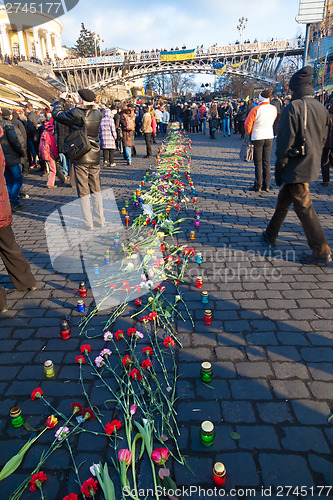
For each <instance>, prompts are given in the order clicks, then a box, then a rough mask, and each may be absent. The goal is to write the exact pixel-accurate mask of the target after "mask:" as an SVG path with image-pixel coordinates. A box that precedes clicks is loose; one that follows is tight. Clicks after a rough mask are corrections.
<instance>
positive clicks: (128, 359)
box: [123, 355, 132, 366]
mask: <svg viewBox="0 0 333 500" xmlns="http://www.w3.org/2000/svg"><path fill="white" fill-rule="evenodd" d="M131 363H132V360H131V358H130V357H129V356H128V355H127V356H125V357H124V358H123V365H124V366H128V365H130V364H131Z"/></svg>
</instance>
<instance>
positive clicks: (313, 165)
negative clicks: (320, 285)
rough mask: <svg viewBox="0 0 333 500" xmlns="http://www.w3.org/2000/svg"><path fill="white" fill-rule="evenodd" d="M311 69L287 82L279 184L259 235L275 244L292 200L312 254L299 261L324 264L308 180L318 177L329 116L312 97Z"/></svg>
mask: <svg viewBox="0 0 333 500" xmlns="http://www.w3.org/2000/svg"><path fill="white" fill-rule="evenodd" d="M313 72H314V71H313V68H311V67H310V66H305V67H304V68H302V69H301V70H299V71H297V73H295V74H294V75H293V76H292V77H291V79H290V82H289V89H290V93H291V95H292V100H291V102H290V103H289V104H288V106H286V107H285V108H284V109H283V111H282V113H281V117H280V122H279V128H278V136H277V143H276V163H275V180H276V183H277V185H278V186H281V185H282V184H283V187H282V188H281V190H280V193H279V196H278V199H277V204H276V208H275V213H274V215H273V217H272V219H271V221H270V223H269V224H268V226H267V228H266V230H265V231H264V232H263V234H262V238H263V240H264V242H266V243H268V244H270V245H274V244H275V240H276V238H277V236H278V234H279V231H280V228H281V225H282V223H283V221H284V220H285V218H286V216H287V213H288V210H289V207H290V205H291V204H293V205H294V210H295V212H296V215H297V217H298V218H299V220H300V221H301V224H302V226H303V229H304V232H305V235H306V238H307V240H308V244H309V247H310V248H311V250H312V255H305V256H303V258H302V259H301V260H302V262H303V263H304V264H310V265H318V266H326V265H327V264H329V263H330V262H331V261H332V259H331V249H330V247H329V246H328V243H327V240H326V237H325V234H324V231H323V229H322V226H321V224H320V221H319V218H318V215H317V213H316V211H315V210H314V208H313V204H312V200H311V196H310V190H309V182H313V181H316V180H317V179H318V175H319V171H320V160H321V155H322V150H323V146H324V144H325V140H326V137H327V133H328V125H329V117H328V113H327V110H326V109H325V108H324V106H323V105H322V104H320V103H319V102H318V101H317V100H316V99H314V97H313V96H314V88H313V86H312V78H313Z"/></svg>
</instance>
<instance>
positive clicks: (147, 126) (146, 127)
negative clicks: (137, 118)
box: [141, 111, 153, 134]
mask: <svg viewBox="0 0 333 500" xmlns="http://www.w3.org/2000/svg"><path fill="white" fill-rule="evenodd" d="M151 119H152V116H151V114H150V113H149V112H148V111H147V113H145V114H144V115H143V120H142V127H141V131H142V133H143V134H152V133H153V127H152V124H151Z"/></svg>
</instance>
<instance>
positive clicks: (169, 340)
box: [163, 337, 175, 347]
mask: <svg viewBox="0 0 333 500" xmlns="http://www.w3.org/2000/svg"><path fill="white" fill-rule="evenodd" d="M163 345H164V346H165V347H172V346H173V345H175V341H174V340H173V338H172V337H165V339H164V340H163Z"/></svg>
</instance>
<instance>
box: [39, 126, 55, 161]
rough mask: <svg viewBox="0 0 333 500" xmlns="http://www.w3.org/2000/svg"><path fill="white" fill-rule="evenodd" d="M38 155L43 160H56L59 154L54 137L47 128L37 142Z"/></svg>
mask: <svg viewBox="0 0 333 500" xmlns="http://www.w3.org/2000/svg"><path fill="white" fill-rule="evenodd" d="M39 156H40V157H41V158H42V159H43V160H45V161H50V160H56V159H57V158H58V156H59V154H58V149H57V143H56V141H55V137H54V135H53V134H51V133H50V132H47V130H44V131H43V132H42V135H41V138H40V143H39Z"/></svg>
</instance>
